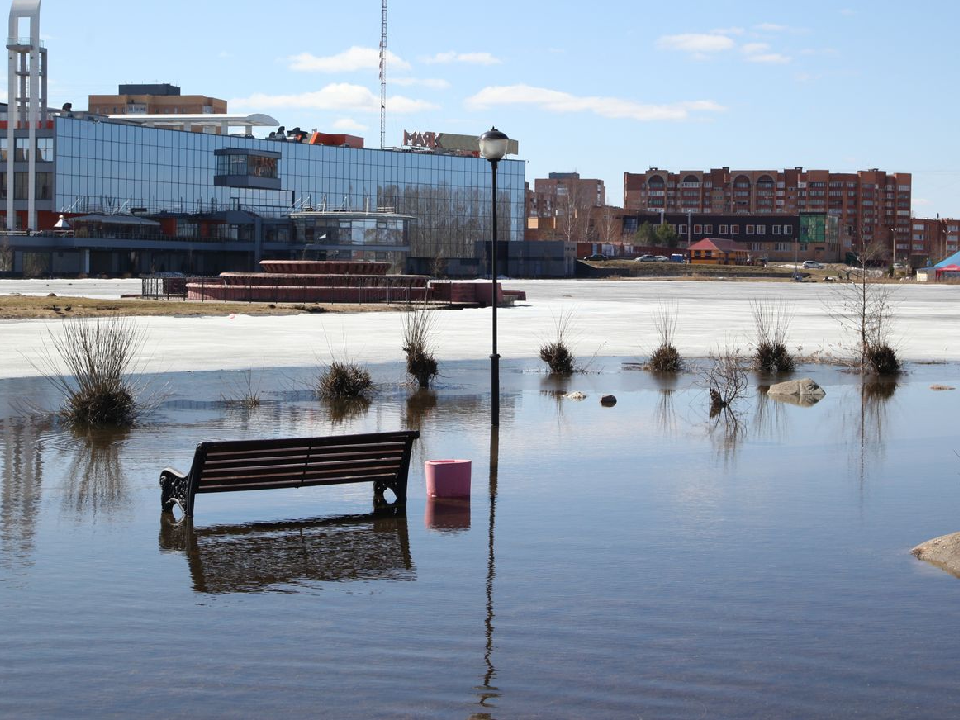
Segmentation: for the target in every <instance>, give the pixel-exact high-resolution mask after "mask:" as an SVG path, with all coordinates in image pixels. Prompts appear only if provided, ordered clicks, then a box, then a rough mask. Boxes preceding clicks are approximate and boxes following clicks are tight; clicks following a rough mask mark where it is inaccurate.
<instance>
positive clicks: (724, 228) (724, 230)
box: [720, 225, 730, 235]
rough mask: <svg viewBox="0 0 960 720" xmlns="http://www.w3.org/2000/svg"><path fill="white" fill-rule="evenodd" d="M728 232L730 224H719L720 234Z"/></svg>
mask: <svg viewBox="0 0 960 720" xmlns="http://www.w3.org/2000/svg"><path fill="white" fill-rule="evenodd" d="M729 232H730V226H729V225H721V226H720V234H721V235H726V234H728V233H729Z"/></svg>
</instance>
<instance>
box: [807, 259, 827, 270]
mask: <svg viewBox="0 0 960 720" xmlns="http://www.w3.org/2000/svg"><path fill="white" fill-rule="evenodd" d="M803 269H804V270H823V265H821V264H820V263H818V262H817V261H816V260H804V261H803Z"/></svg>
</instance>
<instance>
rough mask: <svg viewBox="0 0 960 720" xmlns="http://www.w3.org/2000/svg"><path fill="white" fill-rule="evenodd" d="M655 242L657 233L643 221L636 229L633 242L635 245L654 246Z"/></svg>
mask: <svg viewBox="0 0 960 720" xmlns="http://www.w3.org/2000/svg"><path fill="white" fill-rule="evenodd" d="M656 240H657V231H656V230H655V229H654V227H653V225H651V224H650V223H648V222H646V221H644V222H643V224H641V225H640V227H639V228H637V232H636V234H635V235H634V236H633V241H634V242H635V243H636V244H637V245H656V244H657V243H656Z"/></svg>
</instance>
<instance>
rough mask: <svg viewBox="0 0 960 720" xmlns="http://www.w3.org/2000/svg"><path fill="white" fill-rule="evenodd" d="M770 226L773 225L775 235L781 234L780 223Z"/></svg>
mask: <svg viewBox="0 0 960 720" xmlns="http://www.w3.org/2000/svg"><path fill="white" fill-rule="evenodd" d="M770 227H771V229H772V230H773V234H774V235H779V234H780V226H779V225H771V226H770Z"/></svg>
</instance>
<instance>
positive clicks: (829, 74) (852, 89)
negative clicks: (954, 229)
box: [4, 0, 960, 217]
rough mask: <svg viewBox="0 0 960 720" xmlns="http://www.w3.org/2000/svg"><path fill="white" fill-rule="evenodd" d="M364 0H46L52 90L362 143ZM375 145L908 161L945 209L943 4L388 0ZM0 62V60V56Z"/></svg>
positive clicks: (630, 157)
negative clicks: (447, 142) (485, 140)
mask: <svg viewBox="0 0 960 720" xmlns="http://www.w3.org/2000/svg"><path fill="white" fill-rule="evenodd" d="M380 11H381V8H380V3H379V2H377V1H376V0H363V1H362V2H356V1H354V2H339V3H319V2H316V1H315V0H314V2H300V1H299V0H286V1H285V2H280V3H274V4H270V3H262V2H256V3H255V2H246V0H235V1H234V2H230V3H225V2H213V1H209V0H208V1H206V2H201V1H199V0H194V1H193V2H186V1H184V0H166V1H165V2H162V3H161V2H150V3H142V2H133V3H117V2H116V0H110V1H107V0H87V1H86V2H83V3H78V2H72V1H68V0H44V2H43V6H42V13H41V35H42V37H43V38H44V41H45V43H46V46H47V48H48V55H49V91H48V92H49V96H50V102H51V105H54V106H57V107H59V106H60V105H61V104H62V103H63V102H67V101H70V102H73V104H74V107H76V108H85V107H86V104H87V100H86V98H87V96H88V95H90V94H112V93H115V92H116V88H117V85H118V84H120V83H136V82H170V83H173V84H177V85H180V87H181V88H182V90H183V93H184V94H197V95H212V96H214V97H219V98H223V99H226V100H228V101H229V103H230V110H231V111H232V112H264V113H268V114H270V115H273V116H274V117H275V118H277V120H278V121H279V122H280V123H281V124H284V125H286V126H287V127H288V128H289V127H293V126H300V127H302V128H304V129H313V128H316V129H319V130H323V131H327V132H337V131H342V132H350V133H353V134H357V135H361V136H362V137H364V139H365V142H366V144H367V146H368V147H378V146H379V142H380V116H379V93H380V86H379V78H378V71H377V52H378V50H377V49H378V46H379V42H380V20H381V12H380ZM388 24H389V42H388V47H389V51H390V58H389V61H388V65H387V80H388V86H387V95H388V105H387V107H388V114H387V125H386V139H387V145H399V144H400V143H401V140H402V133H403V130H404V129H406V130H420V131H436V132H450V133H465V134H473V133H477V134H479V133H480V132H483V131H484V130H486V129H488V128H489V127H490V126H491V125H496V126H497V127H498V128H499V129H500V130H502V131H504V132H506V133H507V134H508V135H509V136H510V137H512V138H516V139H517V140H518V141H519V143H520V157H521V158H523V159H524V160H526V161H527V180H528V181H530V182H531V183H532V181H533V179H534V178H537V177H545V176H546V174H547V173H548V172H551V171H569V170H577V171H579V172H580V174H581V175H582V176H583V177H590V178H600V179H602V180H604V181H605V183H606V186H607V193H608V198H609V200H610V201H611V202H614V203H618V204H619V203H620V202H621V201H622V195H623V173H624V172H625V171H626V172H642V171H644V170H646V169H647V168H648V167H649V166H651V165H656V166H659V167H663V168H668V169H670V170H674V171H680V170H700V169H703V170H706V169H709V168H711V167H722V166H729V167H731V168H733V169H738V168H739V169H782V168H784V167H794V166H798V165H801V166H803V167H806V168H815V169H829V170H833V171H838V172H844V171H855V170H858V169H867V168H871V167H879V168H881V169H883V170H887V171H888V172H893V171H902V172H912V173H913V178H914V191H913V201H914V207H913V210H914V213H915V215H917V216H918V217H933V216H934V215H935V214H937V213H939V214H940V215H941V216H949V217H960V150H958V143H957V128H956V124H955V123H954V122H952V118H954V117H955V116H956V115H957V109H958V107H957V105H958V99H957V93H956V92H954V86H955V80H956V73H957V69H958V58H960V55H958V51H957V49H956V45H955V38H954V37H953V35H954V33H955V32H956V28H957V27H958V25H960V3H956V2H954V1H953V0H936V1H929V2H924V1H920V2H913V3H906V4H905V3H903V2H897V3H894V2H885V1H883V0H873V1H872V2H844V0H839V2H836V3H835V2H817V1H813V2H809V1H807V2H802V3H771V2H769V0H768V1H767V2H753V1H750V0H744V1H742V2H718V1H714V2H700V1H698V0H686V1H685V2H666V3H664V2H656V3H653V2H644V1H642V0H641V1H639V2H638V1H637V0H633V1H632V2H620V1H609V2H605V1H602V0H601V1H600V2H594V3H580V2H566V1H564V0H560V1H558V2H553V3H539V2H537V3H534V2H512V3H511V2H503V1H502V0H487V1H486V2H484V3H482V4H475V3H470V4H459V3H448V2H436V1H435V0H421V1H420V2H418V3H409V2H399V1H397V0H394V2H393V3H392V5H391V6H390V7H389V13H388ZM4 76H5V74H4Z"/></svg>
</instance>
